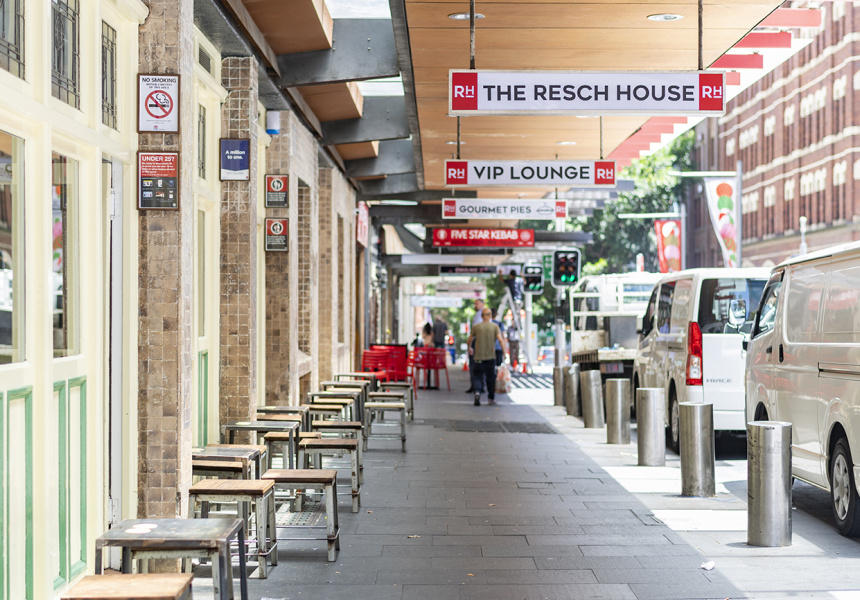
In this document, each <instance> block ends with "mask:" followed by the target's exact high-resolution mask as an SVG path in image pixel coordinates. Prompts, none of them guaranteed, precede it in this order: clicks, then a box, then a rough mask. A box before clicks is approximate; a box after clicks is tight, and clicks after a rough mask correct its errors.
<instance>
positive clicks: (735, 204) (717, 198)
mask: <svg viewBox="0 0 860 600" xmlns="http://www.w3.org/2000/svg"><path fill="white" fill-rule="evenodd" d="M703 180H704V184H705V194H706V197H707V200H708V211H709V212H710V213H711V224H712V225H713V226H714V233H716V234H717V240H718V241H719V242H720V248H721V249H722V251H723V261H724V262H725V263H726V267H737V266H740V265H738V249H739V248H740V243H741V240H740V239H739V237H738V222H739V221H740V219H741V211H740V205H741V199H740V198H739V197H738V189H737V188H738V184H737V179H736V178H734V177H705V178H704V179H703Z"/></svg>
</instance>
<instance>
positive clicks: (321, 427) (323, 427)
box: [312, 421, 364, 432]
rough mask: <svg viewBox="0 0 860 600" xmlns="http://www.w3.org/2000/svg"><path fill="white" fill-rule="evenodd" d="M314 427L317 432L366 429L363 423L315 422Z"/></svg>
mask: <svg viewBox="0 0 860 600" xmlns="http://www.w3.org/2000/svg"><path fill="white" fill-rule="evenodd" d="M312 426H313V428H314V429H316V431H317V432H320V431H332V430H339V429H342V430H344V431H347V430H352V429H355V430H359V431H360V430H361V428H362V427H364V425H362V423H361V421H314V422H313V424H312Z"/></svg>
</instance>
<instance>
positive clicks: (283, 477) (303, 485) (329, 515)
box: [263, 469, 340, 561]
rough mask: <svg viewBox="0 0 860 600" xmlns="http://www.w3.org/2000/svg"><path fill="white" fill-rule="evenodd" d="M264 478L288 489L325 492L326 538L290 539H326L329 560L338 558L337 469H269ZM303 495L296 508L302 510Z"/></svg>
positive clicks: (294, 526)
mask: <svg viewBox="0 0 860 600" xmlns="http://www.w3.org/2000/svg"><path fill="white" fill-rule="evenodd" d="M263 479H265V480H267V481H272V482H274V484H275V487H276V488H277V487H278V486H283V487H285V488H287V489H299V490H307V489H313V490H322V491H323V493H324V494H325V515H326V519H325V521H326V522H325V528H326V537H325V538H290V539H312V540H318V539H325V540H326V541H327V543H328V560H329V561H334V560H337V552H338V551H339V550H340V526H339V525H338V522H337V471H336V470H335V469H269V470H268V471H266V473H265V474H264V475H263ZM301 509H302V502H301V495H298V497H297V499H296V510H298V511H299V512H301ZM287 527H290V528H308V529H309V528H312V527H317V526H315V525H288V526H287Z"/></svg>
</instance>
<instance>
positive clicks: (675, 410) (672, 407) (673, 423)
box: [668, 388, 681, 454]
mask: <svg viewBox="0 0 860 600" xmlns="http://www.w3.org/2000/svg"><path fill="white" fill-rule="evenodd" d="M668 433H669V436H668V437H669V448H670V449H671V450H672V452H675V453H676V454H680V452H681V409H680V407H679V406H678V393H677V392H676V391H675V389H674V388H673V389H672V391H671V392H669V432H668Z"/></svg>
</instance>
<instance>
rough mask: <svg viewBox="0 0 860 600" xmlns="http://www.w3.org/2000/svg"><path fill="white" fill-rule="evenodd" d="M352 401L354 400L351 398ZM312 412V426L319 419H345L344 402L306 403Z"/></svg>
mask: <svg viewBox="0 0 860 600" xmlns="http://www.w3.org/2000/svg"><path fill="white" fill-rule="evenodd" d="M350 402H352V400H350ZM306 406H307V407H308V410H309V411H310V413H311V427H313V422H314V421H315V420H318V419H322V420H326V419H337V420H339V421H345V420H346V419H344V418H343V412H344V406H343V405H342V404H316V403H314V404H308V405H306Z"/></svg>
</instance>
